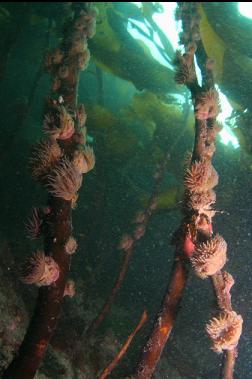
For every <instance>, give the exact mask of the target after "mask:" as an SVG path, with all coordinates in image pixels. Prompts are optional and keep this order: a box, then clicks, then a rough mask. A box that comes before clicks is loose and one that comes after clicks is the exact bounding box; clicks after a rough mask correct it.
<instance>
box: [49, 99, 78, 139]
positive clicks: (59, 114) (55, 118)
mask: <svg viewBox="0 0 252 379" xmlns="http://www.w3.org/2000/svg"><path fill="white" fill-rule="evenodd" d="M43 129H44V131H45V132H46V133H47V134H48V135H49V136H50V137H51V138H52V139H54V140H57V139H59V140H66V139H68V138H71V137H72V135H73V134H74V131H75V128H74V120H73V118H72V116H71V115H70V114H69V113H68V112H67V110H66V108H65V107H64V106H62V105H61V106H58V107H57V108H55V109H53V111H52V112H50V113H48V114H46V115H45V117H44V125H43Z"/></svg>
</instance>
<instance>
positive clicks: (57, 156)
mask: <svg viewBox="0 0 252 379" xmlns="http://www.w3.org/2000/svg"><path fill="white" fill-rule="evenodd" d="M68 6H69V19H68V21H67V23H66V25H65V29H64V32H63V33H64V34H63V39H62V43H61V45H60V46H59V47H58V48H56V49H54V50H53V51H51V52H48V53H47V54H46V57H45V68H46V70H47V71H48V72H49V73H50V74H51V78H52V87H51V94H50V98H49V99H48V100H47V103H46V107H45V113H44V125H43V126H44V131H45V132H46V134H47V136H48V137H47V139H44V140H42V141H40V142H39V143H37V144H36V145H35V147H34V149H33V152H32V156H31V160H30V168H31V174H32V176H33V177H34V178H35V179H36V180H38V181H39V182H40V183H41V184H42V185H43V186H44V187H45V188H46V189H47V190H48V192H49V196H48V204H47V206H46V207H44V208H39V209H35V210H34V211H33V214H32V217H31V218H30V219H29V221H28V223H27V231H28V233H29V235H30V236H31V237H32V238H36V237H38V236H39V235H41V234H42V235H43V237H44V251H39V252H37V253H35V254H34V255H33V256H32V257H31V258H29V259H28V261H27V263H26V264H25V265H24V267H23V269H22V272H21V279H22V280H23V281H24V282H25V283H28V284H36V285H37V286H39V287H40V288H39V294H38V299H37V303H36V307H35V310H34V314H33V316H32V319H31V322H30V325H29V327H28V330H27V332H26V335H25V337H24V340H23V342H22V344H21V346H20V349H19V351H18V354H17V355H16V357H15V358H14V359H13V361H12V363H11V364H10V366H9V367H8V368H7V370H6V371H5V373H4V375H3V377H4V378H8V379H30V378H33V377H34V376H35V374H36V371H37V369H38V367H39V364H40V363H41V361H42V359H43V356H44V354H45V351H46V348H47V346H48V344H49V341H50V339H51V337H52V335H53V333H54V331H55V328H56V326H57V322H58V319H59V314H60V309H61V304H62V299H63V296H64V294H66V291H65V288H66V284H67V278H68V273H69V269H70V263H71V255H72V254H73V253H74V252H75V250H76V248H77V243H76V241H75V239H74V238H73V237H72V209H73V208H74V207H75V205H76V201H77V198H78V195H77V191H78V190H79V189H80V186H81V183H82V175H83V174H85V173H87V172H88V171H90V170H91V169H92V168H93V166H94V159H95V158H94V153H93V150H92V149H91V148H90V147H88V146H87V145H86V138H85V136H86V129H85V127H84V125H85V121H86V113H85V109H84V106H83V105H77V94H78V82H79V74H80V71H81V70H84V69H85V68H86V67H87V65H88V61H89V58H90V53H89V50H88V48H87V41H88V39H89V38H91V37H92V36H93V35H94V33H95V22H96V10H95V8H94V7H93V5H92V3H68Z"/></svg>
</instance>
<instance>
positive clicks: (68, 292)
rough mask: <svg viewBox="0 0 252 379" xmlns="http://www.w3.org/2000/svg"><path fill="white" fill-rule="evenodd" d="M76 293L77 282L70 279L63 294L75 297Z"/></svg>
mask: <svg viewBox="0 0 252 379" xmlns="http://www.w3.org/2000/svg"><path fill="white" fill-rule="evenodd" d="M75 293H76V291H75V282H74V281H73V280H72V279H68V281H67V282H66V285H65V289H64V294H63V296H69V297H73V296H74V295H75Z"/></svg>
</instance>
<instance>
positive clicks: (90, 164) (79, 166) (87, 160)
mask: <svg viewBox="0 0 252 379" xmlns="http://www.w3.org/2000/svg"><path fill="white" fill-rule="evenodd" d="M73 164H74V167H75V168H76V170H77V171H78V172H79V173H80V174H86V173H87V172H89V171H90V170H92V169H93V168H94V165H95V155H94V151H93V148H92V147H90V146H85V147H83V148H81V149H79V150H76V151H75V152H74V158H73Z"/></svg>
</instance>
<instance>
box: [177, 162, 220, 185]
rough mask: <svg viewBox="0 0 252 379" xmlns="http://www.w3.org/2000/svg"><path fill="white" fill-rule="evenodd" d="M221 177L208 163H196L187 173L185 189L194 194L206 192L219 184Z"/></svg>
mask: <svg viewBox="0 0 252 379" xmlns="http://www.w3.org/2000/svg"><path fill="white" fill-rule="evenodd" d="M218 180H219V176H218V173H217V172H216V170H215V168H214V167H213V166H212V164H211V163H210V162H208V161H196V162H194V163H193V164H192V165H191V168H190V169H187V170H186V173H185V180H184V183H185V187H186V188H187V189H188V190H189V191H192V192H205V191H209V190H210V189H212V188H214V187H215V186H216V185H217V184H218Z"/></svg>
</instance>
